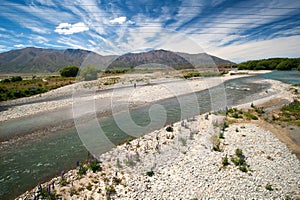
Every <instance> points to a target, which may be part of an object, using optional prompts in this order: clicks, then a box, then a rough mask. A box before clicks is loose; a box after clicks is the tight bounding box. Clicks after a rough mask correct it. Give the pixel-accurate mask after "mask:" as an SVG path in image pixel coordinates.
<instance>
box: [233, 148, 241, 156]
mask: <svg viewBox="0 0 300 200" xmlns="http://www.w3.org/2000/svg"><path fill="white" fill-rule="evenodd" d="M235 155H236V156H238V157H241V156H242V155H243V151H242V150H241V149H239V148H237V149H236V150H235Z"/></svg>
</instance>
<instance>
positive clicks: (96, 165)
mask: <svg viewBox="0 0 300 200" xmlns="http://www.w3.org/2000/svg"><path fill="white" fill-rule="evenodd" d="M90 168H91V170H92V171H93V172H94V173H95V172H97V171H101V170H102V167H101V166H100V163H99V162H98V160H97V159H93V160H92V161H91V162H90Z"/></svg>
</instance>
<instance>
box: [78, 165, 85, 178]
mask: <svg viewBox="0 0 300 200" xmlns="http://www.w3.org/2000/svg"><path fill="white" fill-rule="evenodd" d="M87 170H88V169H87V167H85V166H82V165H80V166H79V169H78V171H77V174H78V175H80V176H81V175H85V174H86V172H87Z"/></svg>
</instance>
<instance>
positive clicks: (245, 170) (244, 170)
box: [239, 165, 248, 172]
mask: <svg viewBox="0 0 300 200" xmlns="http://www.w3.org/2000/svg"><path fill="white" fill-rule="evenodd" d="M239 170H241V171H242V172H248V168H247V166H245V165H242V166H240V167H239Z"/></svg>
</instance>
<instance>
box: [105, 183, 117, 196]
mask: <svg viewBox="0 0 300 200" xmlns="http://www.w3.org/2000/svg"><path fill="white" fill-rule="evenodd" d="M105 190H106V193H107V194H109V195H108V196H110V195H113V194H116V193H117V191H116V189H115V188H114V186H112V185H110V186H108V187H107V188H105Z"/></svg>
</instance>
